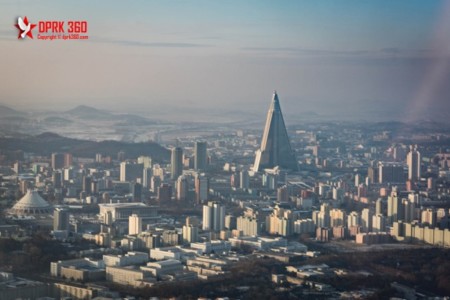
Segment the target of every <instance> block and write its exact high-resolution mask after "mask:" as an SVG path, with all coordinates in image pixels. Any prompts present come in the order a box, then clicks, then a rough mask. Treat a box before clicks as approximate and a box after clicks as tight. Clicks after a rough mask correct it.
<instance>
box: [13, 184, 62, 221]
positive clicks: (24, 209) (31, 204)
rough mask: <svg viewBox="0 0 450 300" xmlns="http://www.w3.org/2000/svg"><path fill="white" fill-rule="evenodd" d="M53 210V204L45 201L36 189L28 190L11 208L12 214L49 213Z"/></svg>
mask: <svg viewBox="0 0 450 300" xmlns="http://www.w3.org/2000/svg"><path fill="white" fill-rule="evenodd" d="M52 212H53V206H52V205H51V204H49V203H48V202H47V201H45V200H44V199H43V198H42V197H41V196H40V195H39V193H38V192H37V191H36V190H28V191H27V193H26V194H25V196H23V197H22V198H21V199H20V200H19V201H17V203H16V204H14V206H13V207H12V208H11V209H10V210H9V213H10V214H14V215H19V216H23V215H25V216H29V215H48V214H51V213H52Z"/></svg>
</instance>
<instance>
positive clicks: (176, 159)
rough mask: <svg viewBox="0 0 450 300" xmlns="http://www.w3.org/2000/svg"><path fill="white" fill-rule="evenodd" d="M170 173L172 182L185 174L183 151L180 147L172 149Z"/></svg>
mask: <svg viewBox="0 0 450 300" xmlns="http://www.w3.org/2000/svg"><path fill="white" fill-rule="evenodd" d="M170 171H171V172H170V176H171V178H172V180H175V179H177V178H178V177H179V176H180V175H181V174H183V149H181V148H180V147H174V148H172V156H171V160H170Z"/></svg>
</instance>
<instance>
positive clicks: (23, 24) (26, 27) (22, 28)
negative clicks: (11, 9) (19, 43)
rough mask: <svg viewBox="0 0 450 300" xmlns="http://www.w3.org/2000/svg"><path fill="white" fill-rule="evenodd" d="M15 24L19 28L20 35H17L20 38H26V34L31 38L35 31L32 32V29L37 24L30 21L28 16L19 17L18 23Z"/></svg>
mask: <svg viewBox="0 0 450 300" xmlns="http://www.w3.org/2000/svg"><path fill="white" fill-rule="evenodd" d="M14 26H16V28H17V29H19V36H18V37H17V38H18V39H24V38H25V36H28V37H29V38H31V39H32V38H33V33H32V32H31V30H33V28H34V27H36V24H31V23H29V22H28V19H27V17H25V18H23V19H22V18H21V17H18V18H17V24H14Z"/></svg>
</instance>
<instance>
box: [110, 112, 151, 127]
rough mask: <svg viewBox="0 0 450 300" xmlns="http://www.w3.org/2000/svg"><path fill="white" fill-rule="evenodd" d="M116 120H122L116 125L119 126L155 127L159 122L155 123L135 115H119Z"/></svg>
mask: <svg viewBox="0 0 450 300" xmlns="http://www.w3.org/2000/svg"><path fill="white" fill-rule="evenodd" d="M116 118H117V119H118V120H120V122H119V123H117V124H116V125H119V126H127V125H154V124H157V123H158V122H155V121H153V120H150V119H147V118H145V117H141V116H138V115H133V114H123V115H117V116H116Z"/></svg>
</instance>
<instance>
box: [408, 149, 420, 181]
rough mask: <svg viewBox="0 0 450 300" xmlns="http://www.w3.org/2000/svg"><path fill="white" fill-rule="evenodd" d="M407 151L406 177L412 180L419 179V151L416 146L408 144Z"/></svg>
mask: <svg viewBox="0 0 450 300" xmlns="http://www.w3.org/2000/svg"><path fill="white" fill-rule="evenodd" d="M409 149H410V150H409V153H408V155H407V156H406V163H407V164H408V179H409V180H412V181H418V180H420V152H419V151H417V145H416V146H414V147H413V146H410V148H409Z"/></svg>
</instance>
